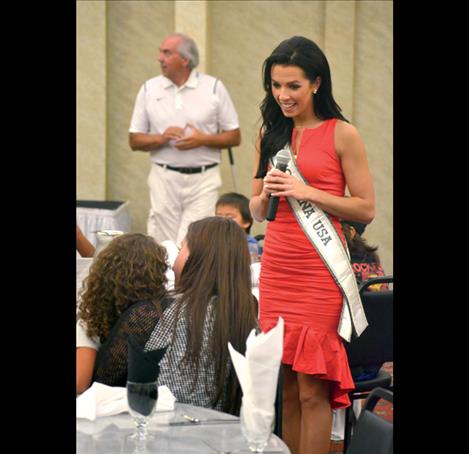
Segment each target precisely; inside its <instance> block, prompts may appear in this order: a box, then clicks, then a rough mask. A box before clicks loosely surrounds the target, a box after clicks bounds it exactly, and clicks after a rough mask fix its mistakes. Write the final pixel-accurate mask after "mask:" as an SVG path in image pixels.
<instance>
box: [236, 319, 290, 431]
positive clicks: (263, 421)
mask: <svg viewBox="0 0 469 454" xmlns="http://www.w3.org/2000/svg"><path fill="white" fill-rule="evenodd" d="M283 325H284V322H283V318H282V317H279V321H278V323H277V326H275V328H272V329H271V330H270V331H269V332H268V333H260V334H258V335H257V336H256V333H255V330H254V329H253V330H252V331H251V332H250V333H249V336H248V338H247V340H246V355H245V356H243V355H242V354H241V353H239V352H237V351H236V350H235V349H234V348H233V346H232V345H231V344H230V343H228V349H229V352H230V355H231V359H232V361H233V365H234V368H235V371H236V375H237V376H238V379H239V382H240V384H241V389H242V391H243V400H242V409H241V411H242V413H243V417H244V418H243V419H244V420H245V423H246V427H247V429H248V430H249V432H252V434H256V433H260V434H264V433H266V432H270V431H271V426H272V422H273V420H274V418H275V409H274V402H275V395H276V390H277V381H278V373H279V367H280V363H281V360H282V355H283Z"/></svg>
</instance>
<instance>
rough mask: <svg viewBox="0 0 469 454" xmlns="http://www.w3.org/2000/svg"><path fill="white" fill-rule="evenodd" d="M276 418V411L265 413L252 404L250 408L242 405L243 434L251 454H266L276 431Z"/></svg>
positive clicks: (241, 421)
mask: <svg viewBox="0 0 469 454" xmlns="http://www.w3.org/2000/svg"><path fill="white" fill-rule="evenodd" d="M243 400H244V397H243ZM274 418H275V411H274V412H265V411H263V410H262V409H260V408H255V407H254V406H253V405H252V404H251V405H249V406H246V405H243V404H241V411H240V424H241V432H242V434H243V436H244V438H245V439H246V441H247V442H248V445H249V450H250V451H251V452H264V450H265V448H266V446H267V444H268V443H269V440H270V437H271V435H272V432H273V430H274V423H275V419H274Z"/></svg>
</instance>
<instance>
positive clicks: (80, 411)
mask: <svg viewBox="0 0 469 454" xmlns="http://www.w3.org/2000/svg"><path fill="white" fill-rule="evenodd" d="M175 401H176V398H175V397H174V395H173V393H172V392H171V391H170V389H169V388H168V387H167V386H158V400H157V401H156V411H170V410H174V403H175ZM126 411H129V406H128V404H127V390H126V388H123V387H121V386H107V385H103V384H102V383H97V382H94V383H93V384H92V385H91V387H90V388H88V389H87V390H86V391H85V392H84V393H83V394H80V395H79V396H78V397H77V418H86V419H89V420H91V421H94V420H95V419H96V418H99V417H100V416H111V415H117V414H119V413H123V412H126Z"/></svg>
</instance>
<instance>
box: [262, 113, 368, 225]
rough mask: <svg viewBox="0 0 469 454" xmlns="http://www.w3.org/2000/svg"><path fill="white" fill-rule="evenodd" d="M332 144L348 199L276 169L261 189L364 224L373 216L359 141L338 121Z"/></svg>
mask: <svg viewBox="0 0 469 454" xmlns="http://www.w3.org/2000/svg"><path fill="white" fill-rule="evenodd" d="M335 143H336V149H337V154H338V156H339V159H340V162H341V166H342V171H343V173H344V176H345V182H346V184H347V187H348V189H349V192H350V196H349V197H339V196H335V195H332V194H330V193H328V192H326V191H321V190H319V189H317V188H315V187H313V186H309V185H306V184H304V183H302V182H300V181H298V180H297V179H296V178H295V177H293V176H291V175H288V174H286V173H284V172H281V171H280V170H277V169H274V170H272V171H271V172H270V173H269V174H268V175H267V176H266V178H265V179H264V187H265V186H267V187H268V190H270V191H271V192H272V193H273V195H274V196H289V197H293V198H295V199H297V200H306V201H310V202H312V203H314V204H315V205H317V206H318V207H319V208H321V209H322V210H324V211H326V212H328V213H330V214H332V215H334V216H337V217H339V218H342V219H348V220H350V221H358V222H363V223H365V224H368V223H370V222H371V221H372V220H373V218H374V215H375V195H374V189H373V181H372V178H371V174H370V171H369V168H368V160H367V157H366V151H365V146H364V144H363V141H362V139H361V137H360V135H359V133H358V131H357V129H356V128H355V127H354V126H352V125H350V124H349V123H346V122H342V121H338V122H337V126H336V131H335Z"/></svg>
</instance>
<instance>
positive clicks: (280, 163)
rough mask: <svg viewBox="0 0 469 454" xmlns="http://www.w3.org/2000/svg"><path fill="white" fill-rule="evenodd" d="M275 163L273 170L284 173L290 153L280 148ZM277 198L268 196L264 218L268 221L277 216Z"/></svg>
mask: <svg viewBox="0 0 469 454" xmlns="http://www.w3.org/2000/svg"><path fill="white" fill-rule="evenodd" d="M276 157H277V161H276V164H275V168H276V169H278V170H281V171H282V172H285V170H287V166H288V163H289V162H290V153H289V151H288V149H287V148H282V149H281V150H280V151H279V152H278V153H277V154H276ZM278 202H279V198H278V197H276V196H273V195H272V194H270V197H269V205H268V207H267V216H266V217H265V218H266V219H267V220H268V221H273V220H274V219H275V216H276V214H277V208H278Z"/></svg>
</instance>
